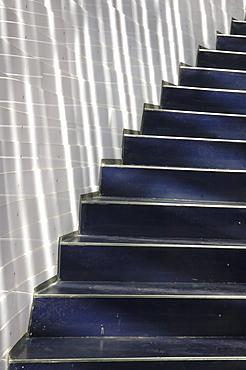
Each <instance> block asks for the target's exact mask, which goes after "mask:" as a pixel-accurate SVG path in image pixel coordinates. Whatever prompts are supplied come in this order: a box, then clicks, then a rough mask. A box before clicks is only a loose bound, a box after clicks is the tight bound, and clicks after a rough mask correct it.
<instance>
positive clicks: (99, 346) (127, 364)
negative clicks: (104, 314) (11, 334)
mask: <svg viewBox="0 0 246 370" xmlns="http://www.w3.org/2000/svg"><path fill="white" fill-rule="evenodd" d="M245 346H246V339H245V338H222V337H207V338H189V337H186V338H175V337H151V338H128V337H127V338H124V337H121V338H107V337H99V338H32V339H28V338H27V339H23V340H21V341H20V342H19V343H18V344H17V345H16V346H15V348H14V349H13V350H12V351H11V353H10V370H23V366H24V369H25V370H50V369H52V370H53V369H54V370H68V369H73V370H99V369H100V370H125V369H127V370H136V369H139V370H140V369H141V370H143V369H151V370H163V369H167V370H181V369H189V370H197V369H199V370H200V369H201V370H205V369H206V370H218V369H219V370H220V369H221V370H222V369H223V370H232V369H233V370H244V369H245V360H246V356H245Z"/></svg>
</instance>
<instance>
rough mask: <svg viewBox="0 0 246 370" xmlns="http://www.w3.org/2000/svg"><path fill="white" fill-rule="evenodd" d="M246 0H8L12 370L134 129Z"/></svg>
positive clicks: (2, 11)
mask: <svg viewBox="0 0 246 370" xmlns="http://www.w3.org/2000/svg"><path fill="white" fill-rule="evenodd" d="M231 17H234V18H237V19H243V17H244V0H156V1H155V0H100V1H98V0H33V1H27V0H0V197H1V198H0V199H1V203H0V211H1V213H0V217H1V219H0V221H1V222H0V225H1V226H0V238H1V239H0V242H1V245H0V261H1V266H0V358H3V359H2V360H0V369H4V368H5V365H6V362H5V360H4V352H5V351H6V350H7V349H8V348H9V347H11V346H12V345H13V344H14V343H15V342H16V341H17V340H18V339H19V338H20V337H21V336H22V335H23V333H24V332H25V331H26V329H27V324H28V317H29V313H30V303H31V300H32V290H33V287H34V286H36V285H38V284H40V283H41V282H43V281H44V280H46V279H48V278H50V277H51V276H53V275H55V274H56V267H57V246H58V243H57V242H58V237H59V236H60V235H62V234H65V233H68V232H70V231H73V230H76V229H77V220H78V214H77V210H78V202H79V195H80V194H81V193H87V192H92V191H96V190H97V182H98V169H99V164H100V160H101V158H119V157H120V156H121V149H120V146H121V139H122V130H123V128H130V129H138V128H139V125H140V122H141V113H142V107H143V103H144V102H148V103H154V104H158V103H159V96H160V87H161V80H165V81H168V82H172V83H177V80H178V66H179V62H184V63H186V64H191V65H194V64H195V60H196V51H197V47H198V44H200V45H203V46H205V47H210V48H213V47H214V45H215V32H216V30H218V31H220V32H223V33H226V32H228V31H229V26H230V21H231Z"/></svg>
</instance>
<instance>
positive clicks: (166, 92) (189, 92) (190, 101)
mask: <svg viewBox="0 0 246 370" xmlns="http://www.w3.org/2000/svg"><path fill="white" fill-rule="evenodd" d="M161 108H164V109H179V110H182V109H184V110H193V111H201V112H215V113H216V112H217V113H235V114H245V113H246V92H244V91H243V92H235V91H234V92H226V91H221V90H209V89H197V88H191V87H190V88H186V87H174V86H164V87H163V88H162V96H161Z"/></svg>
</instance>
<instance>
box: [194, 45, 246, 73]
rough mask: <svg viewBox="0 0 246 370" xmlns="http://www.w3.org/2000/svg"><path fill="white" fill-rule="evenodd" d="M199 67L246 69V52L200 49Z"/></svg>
mask: <svg viewBox="0 0 246 370" xmlns="http://www.w3.org/2000/svg"><path fill="white" fill-rule="evenodd" d="M197 66H198V67H211V68H225V69H227V68H228V69H238V70H246V53H240V52H223V51H220V50H218V51H214V50H213V51H212V50H205V49H202V50H199V53H198V57H197Z"/></svg>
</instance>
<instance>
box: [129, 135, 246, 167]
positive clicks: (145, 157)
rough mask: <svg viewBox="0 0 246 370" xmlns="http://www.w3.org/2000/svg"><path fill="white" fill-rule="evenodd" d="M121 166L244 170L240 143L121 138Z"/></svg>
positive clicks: (245, 157)
mask: <svg viewBox="0 0 246 370" xmlns="http://www.w3.org/2000/svg"><path fill="white" fill-rule="evenodd" d="M123 154H124V156H123V164H125V165H131V164H133V165H152V166H170V167H172V166H173V167H192V168H218V169H228V168H230V169H235V170H237V169H238V170H244V169H246V150H245V144H244V143H235V142H222V141H202V140H185V139H163V138H154V137H135V136H125V138H124V153H123Z"/></svg>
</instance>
